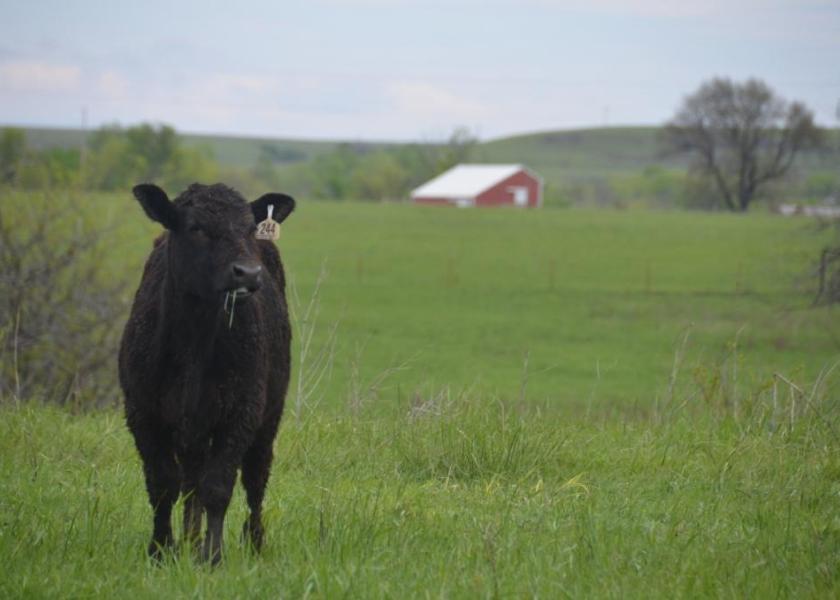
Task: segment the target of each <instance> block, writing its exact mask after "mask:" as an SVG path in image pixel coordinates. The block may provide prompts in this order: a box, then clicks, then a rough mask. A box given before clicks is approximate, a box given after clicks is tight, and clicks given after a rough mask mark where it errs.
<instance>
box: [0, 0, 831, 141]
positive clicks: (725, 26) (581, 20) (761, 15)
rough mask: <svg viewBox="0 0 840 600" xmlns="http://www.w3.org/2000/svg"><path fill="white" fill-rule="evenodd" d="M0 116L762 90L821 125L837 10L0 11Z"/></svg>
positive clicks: (541, 104)
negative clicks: (716, 83)
mask: <svg viewBox="0 0 840 600" xmlns="http://www.w3.org/2000/svg"><path fill="white" fill-rule="evenodd" d="M0 3H2V4H0V7H2V12H1V13H0V14H2V19H0V124H7V125H8V124H14V125H39V126H62V127H78V126H79V125H80V123H81V120H82V116H81V115H82V111H83V108H84V109H85V110H86V113H87V122H88V126H90V127H97V126H99V125H101V124H103V123H112V122H116V121H118V122H120V123H122V124H134V123H138V122H140V121H150V122H156V123H168V124H171V125H174V126H175V127H176V128H177V129H178V130H179V131H184V132H196V133H226V134H245V135H259V136H268V137H297V138H319V139H359V140H425V141H431V140H438V139H442V138H445V137H446V136H447V135H448V134H449V133H450V132H451V131H452V130H453V129H454V128H455V127H458V126H464V127H467V128H469V129H470V130H471V131H472V132H473V133H474V134H477V135H478V136H479V137H481V138H482V139H488V138H494V137H499V136H504V135H509V134H515V133H523V132H530V131H542V130H550V129H568V128H580V127H589V126H602V125H607V124H608V125H638V124H660V123H662V122H664V121H666V120H667V119H668V118H669V117H670V116H671V115H672V114H673V113H674V112H675V110H676V108H677V106H678V105H679V103H680V101H681V99H682V98H683V97H684V96H685V95H686V94H689V93H691V92H693V91H694V90H696V89H697V87H698V86H699V85H700V84H701V83H702V82H703V81H704V80H706V79H709V78H711V77H714V76H726V77H730V78H733V79H735V80H742V79H746V78H748V77H757V78H760V79H763V80H764V81H765V82H766V83H768V84H769V85H770V86H771V87H773V88H774V89H775V90H776V91H777V92H778V93H779V94H780V95H781V96H782V97H784V98H786V99H789V100H801V101H803V102H805V103H806V104H807V105H808V106H809V107H810V108H811V109H812V110H813V111H814V112H815V113H816V116H817V120H818V122H820V123H821V124H823V125H831V126H838V125H840V121H838V118H837V116H836V114H835V113H836V111H837V109H838V102H840V0H830V1H829V0H810V1H809V0H802V1H795V0H763V1H762V0H708V1H704V2H703V1H699V0H685V1H682V2H681V1H679V0H671V1H659V0H628V1H625V2H622V1H620V0H568V1H564V0H520V1H514V0H487V1H483V2H482V1H478V0H449V1H439V0H392V1H386V0H311V1H308V2H304V1H294V0H292V1H279V0H277V1H274V2H270V1H249V0H242V1H240V2H230V1H229V0H228V1H225V2H210V1H206V0H205V1H202V2H192V1H185V2H179V1H177V0H170V1H169V2H159V1H157V0H145V1H137V2H132V3H130V4H129V3H125V4H124V5H121V4H122V3H118V2H114V1H93V0H82V1H70V0H64V1H60V2H56V1H52V0H16V1H9V0H0Z"/></svg>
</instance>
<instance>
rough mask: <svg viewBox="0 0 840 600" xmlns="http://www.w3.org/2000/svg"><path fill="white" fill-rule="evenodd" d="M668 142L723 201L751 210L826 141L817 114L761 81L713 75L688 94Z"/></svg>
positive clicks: (737, 208)
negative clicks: (804, 155) (802, 155)
mask: <svg viewBox="0 0 840 600" xmlns="http://www.w3.org/2000/svg"><path fill="white" fill-rule="evenodd" d="M664 137H665V142H666V144H667V145H668V146H669V147H670V148H671V149H674V150H676V151H680V152H687V153H689V154H690V155H692V156H693V158H694V163H693V165H692V169H693V171H694V172H695V174H698V175H700V176H702V177H704V178H706V179H708V180H709V181H710V182H711V183H712V185H713V187H714V189H715V190H716V192H717V195H718V196H719V197H720V199H721V200H722V202H723V204H724V205H725V206H726V208H728V209H729V210H732V211H746V210H747V209H748V208H749V206H750V204H751V203H752V202H753V201H754V200H755V199H756V198H757V197H759V195H760V192H761V190H762V189H763V188H764V187H765V186H766V185H767V184H768V183H770V182H772V181H774V180H776V179H779V178H781V177H784V176H785V175H786V174H787V173H788V171H789V170H790V168H791V166H792V165H793V161H794V159H795V158H796V155H797V154H798V153H799V152H800V151H802V150H805V149H809V148H814V147H817V146H819V145H820V144H821V143H822V134H821V131H820V130H819V129H818V128H817V126H816V125H815V124H814V118H813V114H812V113H811V111H810V110H808V109H807V108H806V107H805V106H804V105H803V104H802V103H800V102H792V103H789V102H787V101H785V100H783V99H782V98H780V97H778V96H777V95H776V94H775V93H774V92H773V90H771V89H770V88H769V87H768V86H767V84H765V83H763V82H762V81H759V80H756V79H750V80H748V81H747V82H746V83H735V82H732V81H731V80H729V79H713V80H711V81H708V82H706V83H704V84H703V85H701V86H700V89H698V90H697V91H696V92H695V93H693V94H692V95H690V96H688V97H687V98H686V99H685V101H684V102H683V104H682V106H681V107H680V109H679V111H678V112H677V114H676V115H675V116H674V118H673V119H672V120H671V121H670V122H669V123H668V124H667V126H666V127H665V130H664Z"/></svg>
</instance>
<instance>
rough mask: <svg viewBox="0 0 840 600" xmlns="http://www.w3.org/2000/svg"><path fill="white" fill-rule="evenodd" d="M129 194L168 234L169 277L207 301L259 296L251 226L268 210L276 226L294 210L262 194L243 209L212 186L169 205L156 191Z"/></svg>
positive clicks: (232, 195) (283, 198)
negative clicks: (235, 294)
mask: <svg viewBox="0 0 840 600" xmlns="http://www.w3.org/2000/svg"><path fill="white" fill-rule="evenodd" d="M133 191H134V196H135V197H136V198H137V200H138V201H139V202H140V204H141V206H142V207H143V210H144V211H145V212H146V214H147V215H148V216H149V218H150V219H152V220H153V221H157V222H158V223H160V224H161V225H163V226H164V227H166V229H168V230H169V238H168V242H167V247H168V261H169V263H168V268H169V272H170V276H171V277H172V278H173V279H174V281H176V282H178V284H179V285H180V286H183V289H184V290H185V291H186V292H187V293H188V294H190V295H193V296H197V297H199V298H201V299H204V300H209V301H213V300H218V299H219V298H221V297H224V296H225V295H226V294H227V293H229V292H233V291H236V292H237V296H238V297H239V298H242V297H247V296H250V295H251V294H253V293H254V292H256V291H257V290H259V288H260V285H261V283H262V278H263V276H264V274H263V272H262V271H263V265H262V263H261V261H260V253H259V249H258V246H257V244H258V243H259V242H258V240H257V239H256V237H255V235H254V234H255V232H256V224H257V223H259V222H261V221H263V220H265V218H266V217H267V214H268V207H269V205H271V206H273V207H274V208H273V214H272V218H273V219H274V220H275V221H277V222H278V223H280V222H282V221H283V220H284V219H285V218H286V217H288V216H289V213H291V212H292V210H294V207H295V201H294V200H293V199H292V198H291V197H290V196H287V195H285V194H266V195H264V196H262V197H260V198H259V199H258V200H255V201H253V202H251V203H250V204H249V203H248V202H246V201H245V200H244V199H243V198H242V196H240V195H239V193H237V192H236V191H234V190H232V189H230V188H229V187H227V186H225V185H222V184H218V183H217V184H215V185H200V184H197V183H196V184H193V185H191V186H190V187H189V188H188V189H187V190H186V191H185V192H184V193H182V194H181V195H180V196H178V198H176V199H175V201H174V202H173V201H170V200H169V197H168V196H167V195H166V192H164V191H163V190H162V189H160V188H159V187H157V186H156V185H152V184H147V183H144V184H141V185H138V186H135V187H134V190H133Z"/></svg>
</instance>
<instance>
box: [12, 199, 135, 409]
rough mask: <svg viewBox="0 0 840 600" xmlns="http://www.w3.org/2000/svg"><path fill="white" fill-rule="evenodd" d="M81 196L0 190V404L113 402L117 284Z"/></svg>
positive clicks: (121, 301) (119, 304)
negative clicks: (23, 401) (106, 266)
mask: <svg viewBox="0 0 840 600" xmlns="http://www.w3.org/2000/svg"><path fill="white" fill-rule="evenodd" d="M80 200H81V199H80V198H77V197H72V198H71V197H69V196H63V197H62V196H61V195H60V194H57V193H43V194H35V193H27V194H24V193H18V192H12V191H9V190H2V189H0V400H7V399H10V398H13V399H15V400H18V401H19V400H20V399H21V398H27V399H29V398H41V399H44V400H45V401H49V402H57V403H60V404H65V403H71V404H73V405H75V406H80V405H81V404H96V405H101V404H105V403H111V402H113V401H114V398H115V395H116V390H117V382H116V376H115V373H116V368H115V364H114V363H115V357H116V350H117V346H118V342H119V325H120V324H121V322H122V318H121V316H122V314H123V313H124V311H125V308H126V299H125V297H124V293H123V291H124V289H125V285H124V283H123V282H122V281H119V280H114V278H112V277H110V276H109V273H106V272H104V264H105V260H104V258H105V255H106V251H107V246H106V244H105V242H106V241H107V236H108V232H109V231H110V229H111V228H110V227H109V226H103V225H102V224H101V223H99V222H97V221H98V220H101V216H100V215H92V214H85V213H84V211H83V210H82V209H81V208H80V205H81V202H80ZM88 212H91V211H88Z"/></svg>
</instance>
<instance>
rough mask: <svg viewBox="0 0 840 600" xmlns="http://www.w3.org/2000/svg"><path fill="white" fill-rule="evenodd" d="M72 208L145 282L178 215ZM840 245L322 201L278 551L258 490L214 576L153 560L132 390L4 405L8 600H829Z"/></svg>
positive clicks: (694, 227)
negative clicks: (261, 545)
mask: <svg viewBox="0 0 840 600" xmlns="http://www.w3.org/2000/svg"><path fill="white" fill-rule="evenodd" d="M37 200H38V199H37V198H36V197H35V196H21V195H7V196H4V198H3V202H4V203H3V205H2V206H0V209H2V210H3V211H4V217H7V216H9V214H10V212H11V211H13V210H14V211H25V210H27V209H26V208H25V207H26V206H27V205H28V206H29V207H30V210H35V209H32V207H33V206H36V205H37V206H42V207H43V206H44V205H43V204H38V203H37V202H36V201H37ZM55 203H71V204H72V205H73V206H74V207H75V208H76V209H77V210H78V214H79V215H80V218H84V219H89V220H91V221H95V222H101V223H109V224H110V225H111V227H112V228H111V229H110V231H109V233H107V234H106V238H105V239H104V240H103V242H104V244H105V245H106V247H107V248H108V252H106V253H104V254H103V255H102V256H103V259H102V260H103V262H102V267H103V269H104V275H105V276H107V277H111V278H125V279H126V280H128V281H130V282H131V286H132V288H133V287H134V286H136V282H137V281H138V280H139V277H140V272H141V268H142V264H143V261H144V259H145V256H146V255H147V253H148V251H149V250H150V248H151V245H152V240H153V239H154V237H155V236H156V235H158V233H159V231H160V228H159V226H157V225H156V224H154V223H151V222H149V221H147V220H146V218H145V216H144V214H143V212H142V210H141V209H140V207H139V206H138V205H137V204H136V202H135V201H134V200H133V199H132V198H131V196H130V194H129V193H126V194H122V195H89V194H82V195H72V194H71V195H60V194H58V195H52V196H50V197H49V198H48V199H47V203H46V205H47V206H55ZM46 210H47V209H44V208H40V209H37V210H35V212H34V213H30V214H31V215H32V216H31V218H36V217H38V216H39V215H43V214H45V211H46ZM19 214H23V213H19ZM71 221H72V219H68V220H64V221H60V222H56V223H55V224H54V228H53V229H52V231H54V232H55V235H56V236H59V235H60V234H61V232H62V230H65V229H66V228H67V227H75V226H76V225H75V224H74V223H73V222H71ZM827 235H828V234H827V233H826V232H825V231H819V230H818V229H816V228H815V226H814V224H813V223H812V222H810V221H807V220H803V219H782V218H779V217H773V216H770V215H760V214H751V215H745V216H735V215H724V214H709V213H689V212H647V211H645V212H642V211H586V210H541V211H529V212H521V211H515V210H456V209H441V208H426V207H416V206H410V205H374V204H358V203H356V204H351V203H346V204H345V203H341V204H328V203H313V202H307V201H306V200H303V201H301V202H300V203H299V206H298V209H297V211H296V212H295V213H294V214H293V215H292V216H291V217H290V218H289V220H288V221H287V222H286V223H285V224H284V226H283V228H282V234H281V238H280V241H279V245H280V249H281V253H282V255H283V258H284V262H285V264H286V268H287V272H288V275H289V279H290V281H291V282H292V283H293V285H292V286H290V292H289V296H290V298H292V307H293V313H294V315H293V316H294V327H295V335H296V338H295V342H294V343H295V352H294V367H293V368H294V371H295V379H294V380H293V382H292V389H291V390H290V393H289V396H288V406H289V411H288V413H287V416H286V418H285V419H284V422H283V424H282V427H281V431H280V435H279V437H278V439H277V442H276V446H275V454H276V457H277V458H276V463H275V468H274V471H273V474H272V479H271V482H270V484H269V488H268V492H267V497H266V509H265V510H266V527H267V530H268V534H267V536H268V537H267V542H266V548H265V550H264V552H263V554H262V555H260V556H252V555H251V554H250V553H249V552H248V551H246V550H245V549H243V548H242V547H241V545H240V543H239V535H238V532H239V531H240V525H241V523H242V521H243V519H244V518H245V511H244V500H243V497H242V494H241V493H240V491H237V493H236V494H235V496H234V499H233V502H232V505H231V509H230V511H229V518H228V521H227V530H226V536H227V537H226V540H227V546H226V555H225V556H226V557H225V560H224V562H223V563H222V565H221V566H220V567H218V568H217V569H210V568H208V567H206V566H203V565H200V564H197V563H196V562H195V561H194V560H193V559H192V557H191V556H190V554H189V552H187V551H185V550H180V551H176V552H175V553H174V554H172V555H170V556H168V557H167V558H166V559H165V560H164V562H163V564H161V565H155V564H153V563H151V562H149V561H148V560H147V559H146V558H145V555H144V552H145V547H146V543H147V541H148V536H149V533H150V526H151V518H150V515H151V511H150V509H149V507H148V504H147V501H146V497H145V490H144V487H143V481H142V470H141V467H140V463H139V460H138V457H137V455H136V451H135V450H134V448H133V444H132V440H131V437H130V435H129V434H128V432H127V430H126V428H125V425H124V423H123V419H122V416H121V414H120V412H119V407H115V408H113V409H107V410H101V411H94V412H84V411H83V412H82V414H73V413H72V412H71V411H70V410H68V409H59V408H55V407H48V406H43V405H42V402H41V400H42V399H41V398H38V397H32V398H10V397H5V398H3V399H2V406H0V557H2V559H0V597H2V598H42V597H72V598H76V597H80V598H88V597H131V598H135V597H137V598H161V597H167V598H187V597H189V598H196V597H198V598H203V597H208V598H244V597H248V598H251V597H253V598H277V597H313V598H336V597H352V598H355V597H359V598H368V597H372V598H403V597H424V598H425V597H434V598H450V597H452V598H476V597H490V598H502V597H505V598H506V597H517V598H518V597H540V598H563V597H571V598H592V597H599V598H600V597H608V598H610V597H612V598H628V597H635V598H650V597H661V598H674V597H738V598H741V597H770V596H772V597H783V598H833V597H836V596H837V594H838V589H840V585H838V584H840V575H839V574H840V519H838V516H837V506H838V499H839V498H840V459H838V457H840V451H839V449H840V448H839V447H838V443H839V442H840V439H838V435H840V423H838V418H837V416H838V399H840V396H838V390H840V387H838V382H840V366H837V367H836V368H833V367H835V366H836V363H837V361H838V359H840V330H838V327H837V322H838V320H837V314H836V311H833V310H831V309H827V308H813V307H812V306H811V299H812V292H813V280H812V278H811V268H812V266H813V264H812V263H813V260H814V258H815V256H816V255H817V252H818V250H819V249H820V248H821V247H822V245H823V244H824V243H826V242H827V240H828V238H827ZM319 280H320V284H319V283H318V281H319ZM132 291H133V289H132ZM128 300H129V298H126V302H128ZM308 307H311V309H310V310H308V311H307V308H308ZM310 334H311V336H310ZM307 340H311V341H309V342H308V343H307ZM4 359H8V358H7V357H4ZM114 368H116V367H114ZM832 369H833V370H832ZM301 377H303V380H301V379H300V378H301ZM299 382H300V383H299ZM315 382H317V384H316V383H315ZM301 390H302V392H303V393H304V394H305V395H306V396H305V398H302V397H301V396H300V395H299V392H300V391H301ZM304 400H305V401H304ZM176 522H177V521H176ZM179 529H180V523H178V526H177V527H176V532H177V531H178V530H179Z"/></svg>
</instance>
